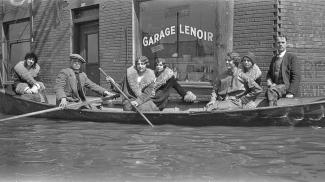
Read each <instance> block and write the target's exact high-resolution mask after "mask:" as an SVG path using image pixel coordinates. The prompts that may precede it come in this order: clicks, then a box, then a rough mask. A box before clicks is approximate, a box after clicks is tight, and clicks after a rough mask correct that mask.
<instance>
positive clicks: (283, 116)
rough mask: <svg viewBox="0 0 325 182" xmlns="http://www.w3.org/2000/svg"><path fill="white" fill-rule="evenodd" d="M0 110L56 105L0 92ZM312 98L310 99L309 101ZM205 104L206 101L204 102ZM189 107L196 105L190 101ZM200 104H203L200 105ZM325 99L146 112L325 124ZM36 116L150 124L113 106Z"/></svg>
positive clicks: (184, 121)
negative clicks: (211, 109)
mask: <svg viewBox="0 0 325 182" xmlns="http://www.w3.org/2000/svg"><path fill="white" fill-rule="evenodd" d="M301 100H303V99H301ZM0 102H1V105H0V112H2V113H4V114H10V115H19V114H25V113H30V112H35V111H40V110H45V109H50V108H53V107H55V106H54V105H49V104H44V103H38V102H33V101H29V100H25V99H21V98H19V97H16V96H11V95H7V94H5V93H2V92H0ZM308 102H309V103H308ZM201 105H202V106H203V104H201ZM187 107H193V106H192V105H189V104H188V105H187ZM196 107H200V105H196ZM324 107H325V100H323V99H312V98H308V99H305V102H301V103H300V104H293V105H287V106H278V107H259V108H255V109H246V110H231V111H217V112H206V111H203V110H202V109H201V111H199V110H198V111H193V110H192V111H190V110H186V109H181V110H180V111H163V112H147V113H144V114H145V116H146V117H147V118H148V119H149V120H150V121H151V122H152V123H153V124H154V125H163V124H171V125H183V126H325V120H324ZM33 117H38V118H49V119H57V120H75V121H94V122H113V123H121V124H147V123H146V121H145V120H144V119H143V118H142V117H141V115H140V114H138V113H136V112H133V111H120V110H118V111H117V110H116V109H114V108H113V107H112V108H111V110H110V108H106V109H104V110H87V109H86V110H75V109H65V110H59V111H54V112H48V113H43V114H39V115H35V116H33Z"/></svg>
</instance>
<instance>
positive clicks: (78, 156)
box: [0, 115, 325, 182]
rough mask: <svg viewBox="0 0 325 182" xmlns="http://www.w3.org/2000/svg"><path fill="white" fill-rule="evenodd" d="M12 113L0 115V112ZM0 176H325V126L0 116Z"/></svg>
mask: <svg viewBox="0 0 325 182" xmlns="http://www.w3.org/2000/svg"><path fill="white" fill-rule="evenodd" d="M4 117H7V116H4V115H0V118H4ZM0 147H1V148H0V149H1V150H0V154H1V155H0V181H6V182H7V181H33V182H35V181H55V182H58V181H69V182H70V181H91V182H93V181H210V182H212V181H236V182H242V181H250V182H251V181H308V182H310V181H323V180H324V177H325V129H323V128H318V127H305V128H291V127H258V128H249V127H181V126H171V125H166V126H157V127H155V128H150V126H148V125H121V124H111V123H94V122H76V121H74V122H73V121H63V120H56V121H55V120H46V119H31V118H25V119H21V120H12V121H8V122H2V123H0Z"/></svg>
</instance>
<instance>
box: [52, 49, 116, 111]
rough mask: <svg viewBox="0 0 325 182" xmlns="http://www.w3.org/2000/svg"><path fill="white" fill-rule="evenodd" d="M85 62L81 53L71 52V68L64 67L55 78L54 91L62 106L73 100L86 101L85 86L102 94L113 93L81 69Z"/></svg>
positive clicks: (110, 94) (109, 94)
mask: <svg viewBox="0 0 325 182" xmlns="http://www.w3.org/2000/svg"><path fill="white" fill-rule="evenodd" d="M84 63H86V61H85V60H84V58H83V57H81V56H80V55H79V54H71V55H70V68H65V69H62V70H61V71H60V73H59V74H58V76H57V78H56V80H55V82H56V83H55V85H54V91H55V94H56V100H57V103H59V106H60V107H66V106H67V105H68V103H71V102H80V101H86V95H85V92H84V89H85V88H89V89H90V90H92V91H94V92H96V93H98V94H99V95H102V96H112V95H113V93H111V92H109V91H107V90H106V89H105V88H103V87H101V86H99V85H97V84H96V83H94V82H92V81H91V80H90V79H89V78H88V77H87V75H86V73H84V72H82V71H81V69H80V68H81V64H84ZM87 108H89V107H87Z"/></svg>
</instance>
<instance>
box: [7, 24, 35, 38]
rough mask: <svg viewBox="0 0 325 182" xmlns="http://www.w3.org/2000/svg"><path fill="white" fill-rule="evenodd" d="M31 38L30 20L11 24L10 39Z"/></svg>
mask: <svg viewBox="0 0 325 182" xmlns="http://www.w3.org/2000/svg"><path fill="white" fill-rule="evenodd" d="M29 38H30V25H29V22H20V23H14V24H10V25H9V40H10V41H17V40H21V39H29Z"/></svg>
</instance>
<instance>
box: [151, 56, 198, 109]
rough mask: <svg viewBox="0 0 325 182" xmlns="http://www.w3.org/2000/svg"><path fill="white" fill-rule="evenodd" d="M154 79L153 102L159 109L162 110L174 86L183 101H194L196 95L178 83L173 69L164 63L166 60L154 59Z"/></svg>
mask: <svg viewBox="0 0 325 182" xmlns="http://www.w3.org/2000/svg"><path fill="white" fill-rule="evenodd" d="M155 64H156V69H155V75H156V81H155V84H154V97H153V102H154V103H155V104H156V105H157V106H158V108H159V110H163V109H164V108H165V107H166V105H167V102H168V97H169V95H170V92H171V90H172V89H173V88H174V89H175V90H176V91H177V93H178V94H179V95H180V96H181V97H182V99H183V101H185V102H194V101H195V100H196V96H195V95H194V94H193V93H192V92H191V91H186V90H185V89H184V88H183V87H181V86H180V85H179V83H178V82H177V80H176V78H175V74H174V72H173V70H171V69H170V68H169V67H167V65H166V60H165V59H162V58H158V59H157V60H156V63H155Z"/></svg>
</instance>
